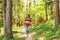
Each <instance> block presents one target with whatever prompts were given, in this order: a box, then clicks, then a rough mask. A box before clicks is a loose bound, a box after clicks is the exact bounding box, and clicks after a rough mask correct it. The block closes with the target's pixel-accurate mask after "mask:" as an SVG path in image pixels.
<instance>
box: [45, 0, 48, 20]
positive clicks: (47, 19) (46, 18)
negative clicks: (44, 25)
mask: <svg viewBox="0 0 60 40" xmlns="http://www.w3.org/2000/svg"><path fill="white" fill-rule="evenodd" d="M45 13H46V21H47V20H48V13H47V0H45Z"/></svg>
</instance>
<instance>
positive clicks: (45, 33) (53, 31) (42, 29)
mask: <svg viewBox="0 0 60 40" xmlns="http://www.w3.org/2000/svg"><path fill="white" fill-rule="evenodd" d="M31 32H36V34H35V35H33V38H34V40H39V38H41V37H44V38H43V39H44V40H53V39H60V29H57V28H56V27H55V25H54V22H53V21H48V22H46V23H45V24H41V25H39V26H35V27H33V28H32V29H31Z"/></svg>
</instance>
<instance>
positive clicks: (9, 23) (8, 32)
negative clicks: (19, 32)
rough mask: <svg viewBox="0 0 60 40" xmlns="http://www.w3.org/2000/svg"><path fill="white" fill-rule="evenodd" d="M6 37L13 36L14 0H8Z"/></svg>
mask: <svg viewBox="0 0 60 40" xmlns="http://www.w3.org/2000/svg"><path fill="white" fill-rule="evenodd" d="M5 32H6V39H9V38H13V34H12V0H6V30H5Z"/></svg>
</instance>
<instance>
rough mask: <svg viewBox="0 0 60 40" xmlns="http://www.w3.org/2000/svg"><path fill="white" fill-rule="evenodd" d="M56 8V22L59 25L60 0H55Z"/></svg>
mask: <svg viewBox="0 0 60 40" xmlns="http://www.w3.org/2000/svg"><path fill="white" fill-rule="evenodd" d="M55 9H56V18H55V22H56V26H57V27H58V25H59V22H60V14H59V0H55Z"/></svg>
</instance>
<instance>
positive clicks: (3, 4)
mask: <svg viewBox="0 0 60 40" xmlns="http://www.w3.org/2000/svg"><path fill="white" fill-rule="evenodd" d="M2 13H3V22H4V23H3V25H4V30H5V31H4V35H5V37H6V0H2Z"/></svg>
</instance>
